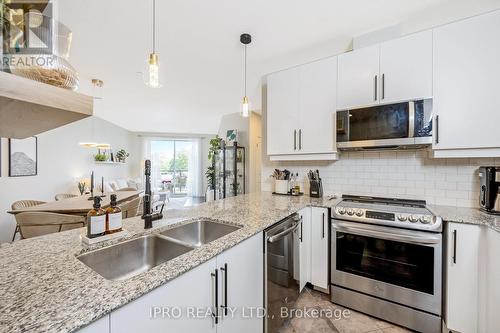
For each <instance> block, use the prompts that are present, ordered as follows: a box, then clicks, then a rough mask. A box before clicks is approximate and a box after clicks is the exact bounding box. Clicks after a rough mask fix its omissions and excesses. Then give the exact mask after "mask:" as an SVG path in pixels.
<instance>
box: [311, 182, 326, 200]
mask: <svg viewBox="0 0 500 333" xmlns="http://www.w3.org/2000/svg"><path fill="white" fill-rule="evenodd" d="M309 196H310V197H313V198H321V197H322V196H323V182H322V181H321V178H320V179H319V180H310V181H309Z"/></svg>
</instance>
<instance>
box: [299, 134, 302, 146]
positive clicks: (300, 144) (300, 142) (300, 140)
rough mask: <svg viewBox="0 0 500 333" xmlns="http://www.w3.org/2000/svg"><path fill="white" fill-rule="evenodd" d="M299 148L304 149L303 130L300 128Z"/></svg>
mask: <svg viewBox="0 0 500 333" xmlns="http://www.w3.org/2000/svg"><path fill="white" fill-rule="evenodd" d="M299 150H302V130H301V129H299Z"/></svg>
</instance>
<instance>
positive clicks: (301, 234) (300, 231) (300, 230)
mask: <svg viewBox="0 0 500 333" xmlns="http://www.w3.org/2000/svg"><path fill="white" fill-rule="evenodd" d="M299 239H300V242H301V243H302V216H301V217H300V237H299Z"/></svg>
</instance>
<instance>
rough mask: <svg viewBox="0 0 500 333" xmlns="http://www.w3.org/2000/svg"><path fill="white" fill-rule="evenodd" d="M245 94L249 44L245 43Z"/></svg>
mask: <svg viewBox="0 0 500 333" xmlns="http://www.w3.org/2000/svg"><path fill="white" fill-rule="evenodd" d="M244 86H245V96H246V95H247V46H246V45H245V83H244Z"/></svg>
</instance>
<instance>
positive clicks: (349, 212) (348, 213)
mask: <svg viewBox="0 0 500 333" xmlns="http://www.w3.org/2000/svg"><path fill="white" fill-rule="evenodd" d="M347 215H349V216H353V215H354V209H352V208H349V209H347Z"/></svg>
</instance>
